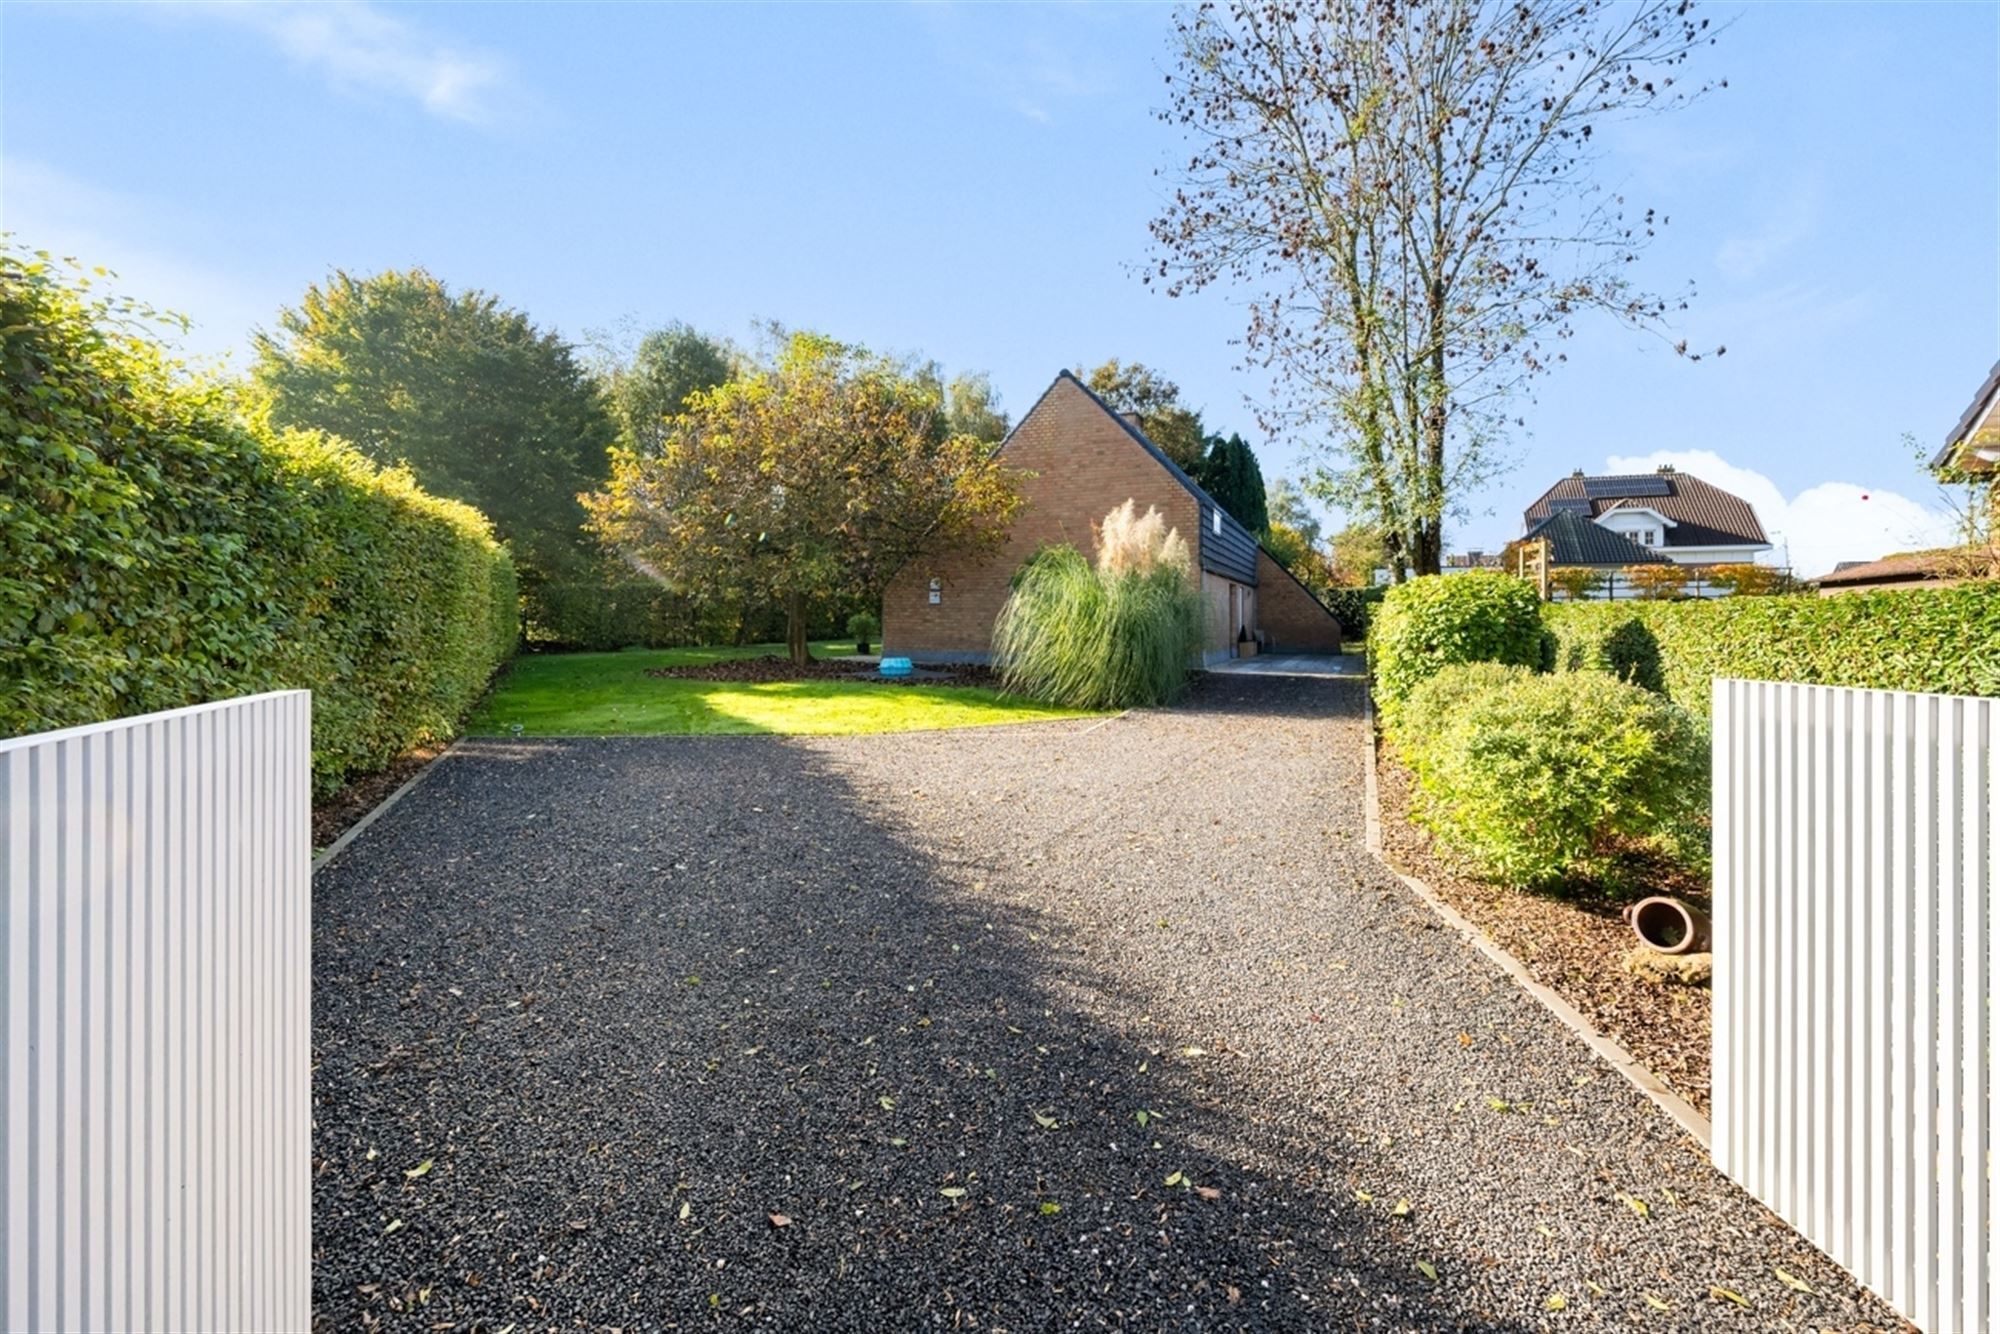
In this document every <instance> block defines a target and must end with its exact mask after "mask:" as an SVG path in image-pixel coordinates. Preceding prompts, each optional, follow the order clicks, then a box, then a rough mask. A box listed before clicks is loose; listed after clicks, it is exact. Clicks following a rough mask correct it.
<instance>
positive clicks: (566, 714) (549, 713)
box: [466, 640, 1089, 736]
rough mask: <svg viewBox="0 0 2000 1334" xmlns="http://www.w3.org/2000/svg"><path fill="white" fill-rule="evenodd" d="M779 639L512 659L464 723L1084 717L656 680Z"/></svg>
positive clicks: (996, 699) (909, 689)
mask: <svg viewBox="0 0 2000 1334" xmlns="http://www.w3.org/2000/svg"><path fill="white" fill-rule="evenodd" d="M853 649H854V643H853V641H852V640H834V641H832V642H829V643H816V644H814V645H813V655H814V656H815V657H828V656H832V655H834V654H838V653H850V652H852V651H853ZM783 652H784V646H783V645H780V644H752V645H748V646H745V647H741V648H697V649H654V650H646V651H633V650H628V651H626V652H623V653H543V654H530V655H525V656H523V657H520V658H517V659H515V660H514V664H513V666H511V667H510V668H508V669H507V672H506V674H505V675H504V676H502V677H501V678H500V680H499V681H498V682H497V683H496V684H495V685H494V687H493V692H492V693H491V694H490V695H488V696H487V697H486V701H485V702H484V703H483V704H481V705H480V706H479V708H478V710H477V711H476V712H475V713H474V714H473V716H472V720H471V721H470V722H469V723H467V724H466V731H467V732H469V733H471V734H473V735H475V736H506V735H509V734H511V732H512V730H513V726H514V724H516V723H518V724H520V725H521V728H522V731H523V734H524V735H526V736H616V735H648V736H652V735H668V734H679V733H727V732H784V733H791V734H795V735H811V736H831V735H841V734H847V733H855V732H908V731H916V730H920V729H924V728H937V727H978V726H982V725H985V724H990V723H1033V722H1042V721H1046V720H1048V719H1052V718H1082V717H1088V716H1089V715H1088V714H1085V713H1082V712H1079V711H1077V710H1074V709H1051V708H1045V707H1043V706H1042V705H1039V704H1034V703H1031V702H1029V701H1027V700H1022V699H1015V698H1013V697H1011V696H1008V695H1002V694H1001V693H1000V692H998V691H996V690H977V689H968V688H966V687H964V686H885V685H871V684H869V683H868V682H865V681H773V682H764V683H759V684H748V683H743V682H735V681H687V680H680V679H675V678H670V677H660V676H648V675H646V673H647V671H648V670H649V669H650V668H654V667H684V666H690V665H693V664H695V663H703V662H717V661H720V660H722V659H724V658H754V657H761V656H763V655H765V654H771V653H783Z"/></svg>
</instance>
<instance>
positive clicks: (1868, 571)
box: [1813, 554, 1945, 588]
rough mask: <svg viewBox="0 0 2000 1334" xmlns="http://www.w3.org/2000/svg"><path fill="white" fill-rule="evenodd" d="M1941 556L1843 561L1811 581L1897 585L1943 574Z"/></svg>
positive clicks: (1833, 585)
mask: <svg viewBox="0 0 2000 1334" xmlns="http://www.w3.org/2000/svg"><path fill="white" fill-rule="evenodd" d="M1944 568H1945V561H1944V558H1943V557H1941V556H1938V555H1935V554H1920V555H1911V556H1886V557H1884V558H1883V559H1881V560H1867V561H1842V562H1841V563H1840V564H1839V565H1838V566H1836V567H1835V569H1834V571H1833V573H1831V574H1823V575H1821V576H1820V577H1819V578H1818V579H1816V580H1814V581H1813V582H1814V583H1817V584H1819V585H1820V586H1821V587H1822V588H1837V587H1839V586H1840V585H1842V584H1900V583H1911V582H1916V581H1919V580H1924V579H1936V578H1938V577H1940V576H1941V575H1942V574H1943V573H1944Z"/></svg>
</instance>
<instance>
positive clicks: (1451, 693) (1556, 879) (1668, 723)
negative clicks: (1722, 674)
mask: <svg viewBox="0 0 2000 1334" xmlns="http://www.w3.org/2000/svg"><path fill="white" fill-rule="evenodd" d="M1396 736H1397V745H1398V749H1399V750H1400V751H1401V752H1402V753H1403V755H1404V756H1405V758H1406V759H1407V760H1408V762H1409V764H1410V767H1411V769H1412V771H1413V772H1414V773H1415V774H1416V775H1417V784H1418V786H1417V802H1416V815H1417V818H1418V819H1419V820H1420V821H1422V822H1423V823H1424V824H1425V825H1426V826H1428V827H1429V828H1430V829H1431V830H1432V831H1433V832H1434V833H1435V834H1436V835H1437V837H1438V841H1439V842H1440V843H1442V844H1443V845H1444V846H1445V847H1446V848H1448V849H1450V850H1452V851H1453V852H1456V853H1458V854H1459V855H1461V856H1463V857H1464V858H1465V859H1466V860H1467V861H1468V862H1470V863H1471V864H1472V866H1473V867H1474V869H1476V870H1477V871H1478V872H1479V873H1480V874H1481V875H1482V876H1485V877H1486V878H1488V879H1491V880H1494V881H1496V882H1498V883H1501V884H1506V885H1514V886H1520V887H1547V886H1556V885H1563V884H1575V883H1580V882H1590V881H1595V882H1597V883H1600V884H1606V885H1618V884H1620V883H1622V882H1623V880H1625V879H1626V878H1627V875H1628V872H1629V868H1630V867H1631V865H1632V864H1633V863H1632V861H1631V858H1630V854H1632V853H1635V852H1637V853H1642V854H1655V855H1659V856H1663V857H1666V858H1668V859H1670V860H1674V861H1679V862H1683V863H1699V862H1701V861H1702V860H1703V859H1704V858H1705V855H1706V850H1707V844H1706V836H1705V833H1704V831H1703V829H1702V828H1701V823H1700V822H1701V816H1702V815H1703V813H1704V812H1705V811H1706V810H1707V807H1708V775H1709V771H1708V740H1707V737H1706V736H1705V734H1704V732H1703V729H1702V727H1701V724H1700V723H1699V722H1698V721H1696V720H1695V719H1694V718H1693V717H1692V716H1691V715H1690V714H1689V713H1688V712H1687V711H1686V710H1685V709H1682V708H1680V707H1679V706H1678V705H1676V704H1674V703H1672V702H1670V701H1668V700H1666V699H1664V698H1662V697H1661V696H1659V695H1658V694H1655V693H1654V692H1652V691H1649V690H1645V689H1642V688H1640V687H1639V686H1636V685H1632V684H1630V683H1628V682H1625V681H1620V680H1617V679H1616V678H1614V677H1611V676H1606V675H1600V674H1597V673H1581V672H1579V673H1567V674H1561V675H1554V676H1544V675H1536V674H1533V673H1529V672H1526V671H1521V670H1518V669H1509V668H1496V667H1494V666H1493V665H1491V664H1481V665H1476V666H1469V667H1468V666H1459V667H1450V668H1446V669H1444V670H1443V671H1441V672H1439V673H1438V674H1437V675H1435V676H1433V677H1432V678H1431V679H1430V680H1429V681H1427V682H1426V683H1425V684H1424V685H1422V686H1420V687H1418V689H1417V690H1416V691H1415V692H1414V693H1413V694H1412V695H1411V697H1410V700H1409V707H1408V708H1407V710H1406V711H1405V712H1404V714H1403V716H1402V718H1401V719H1400V720H1399V724H1398V728H1397V731H1396Z"/></svg>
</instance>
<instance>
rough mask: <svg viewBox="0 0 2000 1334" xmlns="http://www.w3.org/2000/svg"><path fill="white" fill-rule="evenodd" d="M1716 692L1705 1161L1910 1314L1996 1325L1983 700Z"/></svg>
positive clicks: (1999, 1135) (1995, 731)
mask: <svg viewBox="0 0 2000 1334" xmlns="http://www.w3.org/2000/svg"><path fill="white" fill-rule="evenodd" d="M1714 706H1715V707H1714V729H1715V751H1714V777H1715V791H1714V803H1715V805H1714V814H1715V941H1716V943H1715V951H1716V953H1715V996H1714V1007H1715V1008H1714V1071H1713V1080H1714V1102H1713V1106H1714V1112H1715V1122H1714V1149H1713V1152H1714V1156H1715V1162H1716V1165H1717V1166H1718V1167H1720V1168H1721V1169H1722V1170H1723V1171H1724V1172H1726V1173H1728V1174H1729V1175H1730V1176H1731V1177H1733V1178H1735V1179H1736V1180H1737V1181H1738V1182H1740V1183H1742V1185H1743V1186H1744V1187H1745V1188H1746V1189H1747V1190H1749V1191H1750V1193H1751V1194H1753V1195H1755V1196H1757V1198H1758V1199H1760V1200H1762V1201H1764V1203H1766V1204H1767V1205H1769V1206H1770V1207H1771V1208H1772V1209H1773V1210H1775V1211H1776V1212H1777V1213H1778V1214H1780V1215H1781V1216H1782V1217H1784V1218H1785V1219H1786V1220H1787V1221H1788V1222H1790V1223H1791V1224H1792V1225H1793V1226H1794V1227H1796V1228H1798V1229H1799V1231H1801V1232H1803V1233H1804V1234H1805V1235H1806V1236H1807V1237H1809V1238H1810V1239H1811V1240H1812V1241H1813V1242H1814V1243H1815V1244H1817V1245H1818V1246H1819V1247H1820V1248H1821V1249H1822V1250H1824V1251H1826V1252H1827V1254H1829V1255H1831V1256H1832V1257H1833V1258H1834V1259H1836V1260H1838V1261H1839V1262H1840V1263H1841V1264H1843V1265H1845V1266H1846V1267H1847V1268H1848V1269H1849V1270H1851V1271H1853V1273H1854V1274H1855V1276H1856V1277H1858V1278H1859V1279H1860V1280H1861V1281H1862V1282H1863V1283H1865V1284H1867V1285H1868V1286H1869V1287H1870V1288H1872V1289H1873V1290H1874V1291H1875V1292H1877V1293H1878V1294H1880V1295H1881V1296H1882V1297H1884V1298H1885V1299H1887V1300H1888V1301H1889V1302H1890V1304H1891V1305H1893V1306H1895V1307H1896V1308H1897V1309H1898V1310H1899V1311H1901V1312H1902V1313H1903V1314H1904V1315H1906V1316H1908V1317H1909V1318H1910V1319H1911V1320H1913V1321H1915V1322H1916V1323H1917V1324H1918V1325H1919V1326H1920V1327H1922V1328H1923V1329H1925V1330H1928V1331H1931V1332H1932V1334H1972V1332H1973V1331H1981V1330H1990V1331H2000V1289H1996V1285H1995V1283H1994V1281H1993V1274H1994V1264H1993V1261H1994V1246H1995V1240H1996V1237H1995V1223H1996V1207H1997V1206H2000V1201H1996V1197H1995V1191H1994V1179H1993V1176H1992V1173H1991V1172H1990V1171H1989V1168H1988V1161H1989V1155H1990V1151H1991V1149H1992V1148H1993V1146H1994V1144H1995V1142H1996V1140H2000V1126H1996V1124H1995V1121H1994V1117H1995V1114H1996V1109H2000V1101H1996V1099H1995V1098H1994V1096H1993V1093H1994V1089H1993V1079H1994V1063H1993V1058H1992V1052H1991V1045H1992V1044H1991V1028H1990V1025H1991V1024H1992V1022H1993V1019H1992V1016H1991V1013H1990V997H1991V992H1992V987H1993V980H1994V977H1995V973H1996V964H1997V963H2000V961H1996V958H1995V942H1996V916H1995V913H1994V910H1993V905H1992V895H1993V890H1994V887H1995V885H1996V883H2000V836H1996V826H2000V773H1996V762H1995V749H1996V746H2000V700H1989V699H1968V698H1961V697H1957V696H1950V695H1917V694H1908V693H1904V692H1900V691H1888V690H1849V689H1840V688H1835V687H1830V686H1807V685H1784V684H1777V683H1773V682H1764V681H1732V680H1718V681H1716V682H1715V695H1714Z"/></svg>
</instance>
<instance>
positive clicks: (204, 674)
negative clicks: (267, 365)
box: [0, 252, 518, 792]
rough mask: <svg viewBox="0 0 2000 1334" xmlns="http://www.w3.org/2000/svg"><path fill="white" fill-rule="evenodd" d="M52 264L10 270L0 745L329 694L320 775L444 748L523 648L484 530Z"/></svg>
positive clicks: (7, 256) (31, 262) (2, 284)
mask: <svg viewBox="0 0 2000 1334" xmlns="http://www.w3.org/2000/svg"><path fill="white" fill-rule="evenodd" d="M149 318H152V317H151V316H150V312H146V311H144V310H143V309H142V308H139V307H136V306H132V305H129V304H125V303H118V302H114V301H109V300H106V299H103V298H100V297H97V296H95V295H93V294H92V293H91V292H90V291H89V284H88V282H87V280H86V281H71V280H68V279H66V277H65V275H63V274H62V273H60V272H58V271H57V270H56V269H55V268H54V267H53V266H52V265H51V264H50V263H49V262H48V261H47V259H46V258H43V257H37V258H25V257H23V256H21V255H19V254H18V253H13V252H7V253H4V254H0V367H4V370H3V371H0V374H4V380H5V396H4V399H0V736H15V735H21V734H25V733H30V732H36V731H42V730H46V729H50V728H57V727H65V726H72V725H76V724H80V723H88V722H96V721H100V720H103V719H108V718H117V717H123V716H127V715H131V714H137V713H147V712H151V711H154V710H158V709H168V708H175V707H178V706H181V705H186V704H194V703H199V702H202V701H205V700H215V699H226V698H230V697H232V696H237V695H245V694H251V693H255V692H258V691H263V690H273V689H279V688H285V687H305V688H308V689H310V690H312V691H313V777H314V784H315V787H316V788H317V789H318V790H320V791H322V792H324V791H328V790H330V789H332V788H334V787H337V786H338V785H339V783H340V781H341V780H342V778H343V777H345V776H346V775H347V774H349V773H352V772H358V771H361V770H365V769H370V768H379V767H380V766H381V765H383V764H385V763H387V762H388V761H389V760H390V759H391V758H393V757H394V756H395V755H396V754H397V753H398V752H400V751H402V750H404V749H407V748H408V747H409V746H411V745H414V744H418V743H420V742H424V741H429V740H436V739H439V738H442V737H445V736H449V735H450V734H451V733H452V731H453V730H454V728H455V727H456V724H457V722H458V720H459V719H460V718H461V717H463V715H464V714H465V712H466V711H467V709H469V708H470V707H471V705H472V703H473V702H474V701H475V700H476V699H477V697H478V696H479V694H480V692H481V691H482V690H484V688H485V685H486V682H487V680H488V679H489V678H490V677H491V675H492V673H493V671H494V669H495V668H496V667H498V666H499V665H500V664H501V663H502V662H504V661H505V660H506V659H507V657H508V655H509V654H511V653H512V652H513V649H514V645H515V640H516V638H517V634H518V626H517V605H518V595H517V590H516V588H515V582H514V570H513V565H512V562H511V561H510V560H509V559H508V556H507V553H506V551H505V550H504V549H503V548H502V547H501V546H500V545H499V544H498V543H496V542H495V541H494V540H493V536H492V532H491V530H490V528H489V527H488V525H487V523H486V520H485V519H484V518H483V517H481V516H480V514H479V513H478V512H477V511H476V510H473V509H471V508H469V507H467V506H465V505H461V504H458V503H456V502H453V501H446V500H440V499H438V498H436V497H434V496H430V495H426V494H425V493H424V492H422V491H420V490H419V489H417V487H416V485H415V484H414V483H413V482H412V481H411V479H410V477H409V475H408V474H407V473H405V472H402V471H400V470H386V471H385V470H380V469H377V468H375V467H374V466H372V465H370V464H369V463H367V462H366V461H365V460H363V459H362V458H361V457H360V456H359V455H358V454H356V453H355V452H354V451H352V450H351V449H348V448H347V447H346V446H344V445H342V444H340V443H338V442H337V441H334V440H332V439H330V438H328V437H325V436H320V435H317V434H313V433H306V432H285V433H280V432H277V431H275V430H274V429H272V427H271V426H270V425H269V423H268V421H267V420H266V419H264V418H263V417H262V416H261V415H260V414H259V413H258V412H256V411H254V410H252V409H250V408H249V407H247V406H246V405H245V404H243V403H242V402H240V401H239V400H238V397H237V395H236V393H235V392H234V391H233V390H231V389H230V388H228V387H227V386H223V385H220V384H216V383H212V382H207V381H203V380H199V379H195V378H191V377H189V376H188V375H187V374H186V373H185V371H183V370H182V369H180V368H179V367H177V366H175V365H173V364H172V363H170V362H169V361H168V360H167V359H166V357H165V356H164V355H163V353H162V352H161V350H160V348H159V346H158V344H157V343H156V342H155V341H154V340H153V339H152V338H150V337H149V336H148V335H147V333H146V332H145V330H146V327H147V321H148V320H149Z"/></svg>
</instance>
